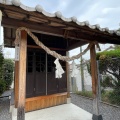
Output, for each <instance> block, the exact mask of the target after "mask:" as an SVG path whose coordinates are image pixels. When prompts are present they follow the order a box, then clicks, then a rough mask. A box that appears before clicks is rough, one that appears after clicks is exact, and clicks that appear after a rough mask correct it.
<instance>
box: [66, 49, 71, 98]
mask: <svg viewBox="0 0 120 120" xmlns="http://www.w3.org/2000/svg"><path fill="white" fill-rule="evenodd" d="M66 55H67V56H68V57H69V52H68V51H67V52H66ZM69 72H70V66H69V63H68V62H66V77H67V98H70V76H69V75H70V73H69Z"/></svg>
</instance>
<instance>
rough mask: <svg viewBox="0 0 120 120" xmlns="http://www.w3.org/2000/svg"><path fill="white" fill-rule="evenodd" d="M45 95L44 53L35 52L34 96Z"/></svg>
mask: <svg viewBox="0 0 120 120" xmlns="http://www.w3.org/2000/svg"><path fill="white" fill-rule="evenodd" d="M40 95H46V53H45V52H43V51H36V52H35V96H40Z"/></svg>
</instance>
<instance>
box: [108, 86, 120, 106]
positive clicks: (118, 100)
mask: <svg viewBox="0 0 120 120" xmlns="http://www.w3.org/2000/svg"><path fill="white" fill-rule="evenodd" d="M108 97H109V101H110V103H112V104H116V105H119V106H120V88H118V90H113V92H111V93H109V96H108Z"/></svg>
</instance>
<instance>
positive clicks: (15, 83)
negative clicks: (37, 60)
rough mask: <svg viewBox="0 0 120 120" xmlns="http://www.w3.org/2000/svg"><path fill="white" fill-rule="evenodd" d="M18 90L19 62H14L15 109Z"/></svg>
mask: <svg viewBox="0 0 120 120" xmlns="http://www.w3.org/2000/svg"><path fill="white" fill-rule="evenodd" d="M18 89H19V62H18V61H15V81H14V96H15V97H14V101H15V108H17V107H18Z"/></svg>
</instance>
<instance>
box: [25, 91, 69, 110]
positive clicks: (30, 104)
mask: <svg viewBox="0 0 120 120" xmlns="http://www.w3.org/2000/svg"><path fill="white" fill-rule="evenodd" d="M66 102H67V92H65V93H58V94H53V95H46V96H38V97H34V98H27V99H26V104H25V111H26V112H28V111H33V110H38V109H43V108H47V107H52V106H56V105H61V104H65V103H66Z"/></svg>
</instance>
